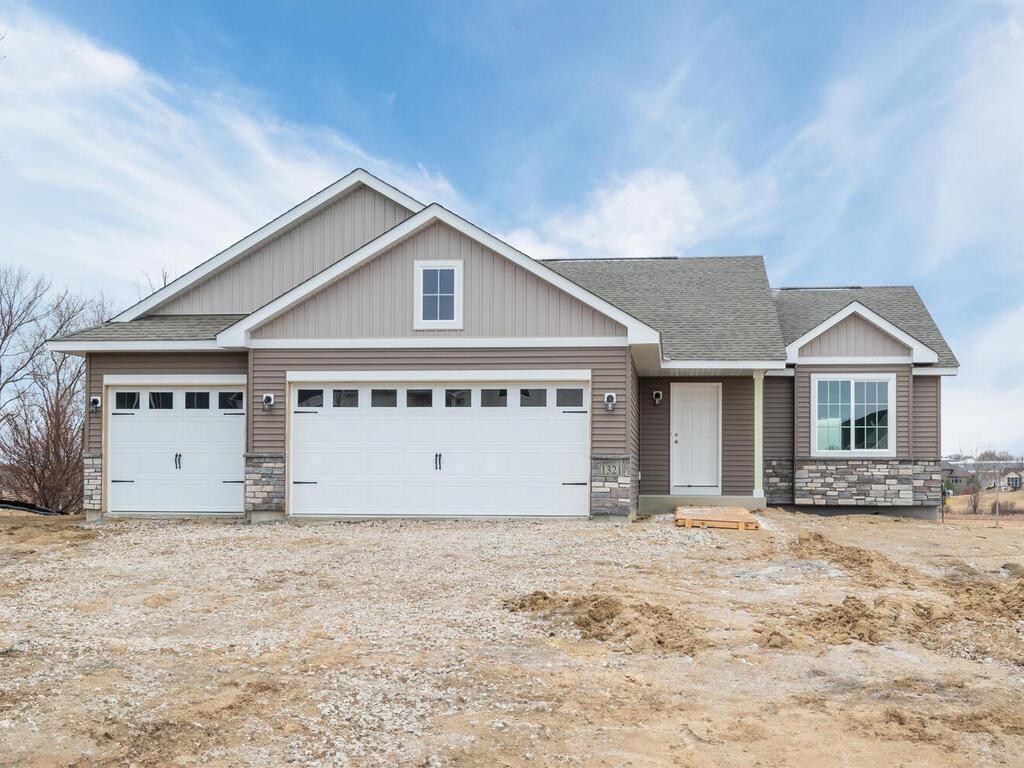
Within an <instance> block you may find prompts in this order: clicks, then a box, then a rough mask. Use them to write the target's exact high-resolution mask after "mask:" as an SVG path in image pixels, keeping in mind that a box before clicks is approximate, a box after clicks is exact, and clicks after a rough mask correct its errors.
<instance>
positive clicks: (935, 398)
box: [913, 376, 942, 458]
mask: <svg viewBox="0 0 1024 768" xmlns="http://www.w3.org/2000/svg"><path fill="white" fill-rule="evenodd" d="M941 387H942V377H941V376H915V377H914V403H913V405H914V425H913V440H914V445H913V453H914V457H915V458H938V457H939V456H940V455H941V454H942V439H941V438H942V432H941V422H942V416H941V412H942V407H941V406H942V403H941V398H942V394H941V392H942V390H941Z"/></svg>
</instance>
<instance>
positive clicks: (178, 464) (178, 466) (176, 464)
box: [174, 453, 181, 469]
mask: <svg viewBox="0 0 1024 768" xmlns="http://www.w3.org/2000/svg"><path fill="white" fill-rule="evenodd" d="M174 468H175V469H181V454H180V453H176V454H174Z"/></svg>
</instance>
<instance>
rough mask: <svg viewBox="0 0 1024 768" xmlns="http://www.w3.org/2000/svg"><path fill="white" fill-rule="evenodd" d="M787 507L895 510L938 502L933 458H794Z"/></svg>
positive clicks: (939, 489) (936, 466)
mask: <svg viewBox="0 0 1024 768" xmlns="http://www.w3.org/2000/svg"><path fill="white" fill-rule="evenodd" d="M793 503H794V504H797V505H814V506H844V507H845V506H850V507H859V506H864V507H900V506H938V505H940V504H941V503H942V471H941V469H940V466H939V460H938V459H798V460H796V462H794V472H793Z"/></svg>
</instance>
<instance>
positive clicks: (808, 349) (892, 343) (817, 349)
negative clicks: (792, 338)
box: [800, 315, 910, 357]
mask: <svg viewBox="0 0 1024 768" xmlns="http://www.w3.org/2000/svg"><path fill="white" fill-rule="evenodd" d="M909 354H910V348H909V347H907V346H906V345H905V344H903V343H902V342H900V341H897V340H896V339H894V338H893V337H892V336H890V335H889V334H888V333H886V332H885V331H883V330H881V329H880V328H878V326H876V325H873V324H872V323H869V322H868V321H867V320H865V319H864V318H863V317H861V316H860V315H850V316H849V317H847V318H846V319H845V320H843V321H842V322H839V323H836V324H835V325H834V326H832V327H831V328H829V329H828V330H827V331H825V332H824V333H823V334H821V335H820V336H817V337H815V338H813V339H811V340H810V341H809V342H807V343H806V344H804V345H803V346H802V347H800V356H801V357H907V356H908V355H909Z"/></svg>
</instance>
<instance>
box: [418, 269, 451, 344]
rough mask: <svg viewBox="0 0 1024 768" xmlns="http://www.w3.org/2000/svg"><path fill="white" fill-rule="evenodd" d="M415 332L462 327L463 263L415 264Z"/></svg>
mask: <svg viewBox="0 0 1024 768" xmlns="http://www.w3.org/2000/svg"><path fill="white" fill-rule="evenodd" d="M414 285H415V295H416V306H415V310H414V311H415V313H416V314H415V315H414V321H413V328H415V329H416V330H430V329H454V330H459V329H461V328H462V262H461V261H417V262H416V263H415V283H414Z"/></svg>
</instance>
